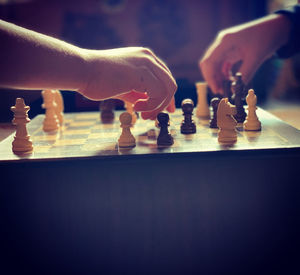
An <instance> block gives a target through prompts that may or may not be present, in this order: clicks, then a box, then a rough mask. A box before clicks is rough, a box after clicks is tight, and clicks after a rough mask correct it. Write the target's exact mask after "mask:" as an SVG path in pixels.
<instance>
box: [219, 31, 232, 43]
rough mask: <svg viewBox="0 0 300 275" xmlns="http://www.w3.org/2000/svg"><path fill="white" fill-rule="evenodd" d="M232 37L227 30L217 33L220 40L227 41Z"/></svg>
mask: <svg viewBox="0 0 300 275" xmlns="http://www.w3.org/2000/svg"><path fill="white" fill-rule="evenodd" d="M231 39H232V33H231V32H229V31H228V30H223V31H220V32H219V33H218V35H217V40H220V41H221V42H227V41H229V40H231Z"/></svg>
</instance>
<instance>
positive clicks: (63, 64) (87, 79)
mask: <svg viewBox="0 0 300 275" xmlns="http://www.w3.org/2000/svg"><path fill="white" fill-rule="evenodd" d="M0 41H1V42H0V60H1V62H0V71H1V73H0V85H1V86H2V87H8V88H23V89H46V88H48V89H65V90H74V91H78V92H80V93H81V94H83V95H84V96H86V97H88V98H90V99H93V100H103V99H106V98H111V97H119V98H121V99H124V100H128V101H130V102H132V103H135V109H136V110H138V111H142V112H143V113H142V116H143V117H144V118H151V119H154V118H155V117H156V115H157V113H158V112H160V111H162V110H163V109H165V108H167V107H168V106H169V104H170V102H172V98H173V96H174V94H175V92H176V89H177V85H176V82H175V80H174V78H173V76H172V74H171V72H170V71H169V69H168V68H167V66H166V65H165V64H164V63H163V62H162V61H161V60H160V59H159V58H158V57H157V56H155V55H154V53H153V52H152V51H150V50H149V49H146V48H141V47H130V48H120V49H112V50H99V51H97V50H87V49H82V48H79V47H76V46H74V45H71V44H68V43H66V42H63V41H61V40H58V39H55V38H52V37H49V36H46V35H43V34H40V33H37V32H33V31H30V30H27V29H24V28H22V27H18V26H16V25H14V24H10V23H7V22H4V21H1V20H0ZM168 108H169V110H170V111H172V110H173V109H174V104H172V105H171V106H169V107H168Z"/></svg>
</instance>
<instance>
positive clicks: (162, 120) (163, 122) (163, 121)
mask: <svg viewBox="0 0 300 275" xmlns="http://www.w3.org/2000/svg"><path fill="white" fill-rule="evenodd" d="M169 119H170V118H169V115H168V114H167V113H159V114H158V115H157V120H158V127H160V132H159V135H158V137H157V145H158V146H170V145H172V144H173V143H174V140H173V137H172V136H171V135H170V134H169V131H168V126H169Z"/></svg>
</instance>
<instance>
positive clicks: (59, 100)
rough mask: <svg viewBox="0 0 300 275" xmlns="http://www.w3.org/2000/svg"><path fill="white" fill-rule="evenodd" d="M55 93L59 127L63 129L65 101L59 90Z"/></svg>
mask: <svg viewBox="0 0 300 275" xmlns="http://www.w3.org/2000/svg"><path fill="white" fill-rule="evenodd" d="M54 92H55V103H56V107H55V113H56V116H57V119H58V121H59V126H60V127H61V126H63V123H64V116H63V111H64V100H63V97H62V95H61V92H60V91H59V90H54Z"/></svg>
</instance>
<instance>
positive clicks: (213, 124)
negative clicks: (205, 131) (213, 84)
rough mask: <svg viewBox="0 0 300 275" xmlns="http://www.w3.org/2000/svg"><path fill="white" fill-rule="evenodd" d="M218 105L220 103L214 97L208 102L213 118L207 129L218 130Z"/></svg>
mask: <svg viewBox="0 0 300 275" xmlns="http://www.w3.org/2000/svg"><path fill="white" fill-rule="evenodd" d="M219 103H220V99H219V98H218V97H214V98H213V99H212V100H211V101H210V105H211V107H212V109H213V117H212V119H211V121H210V123H209V127H210V128H218V125H217V117H218V115H217V111H218V106H219Z"/></svg>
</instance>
